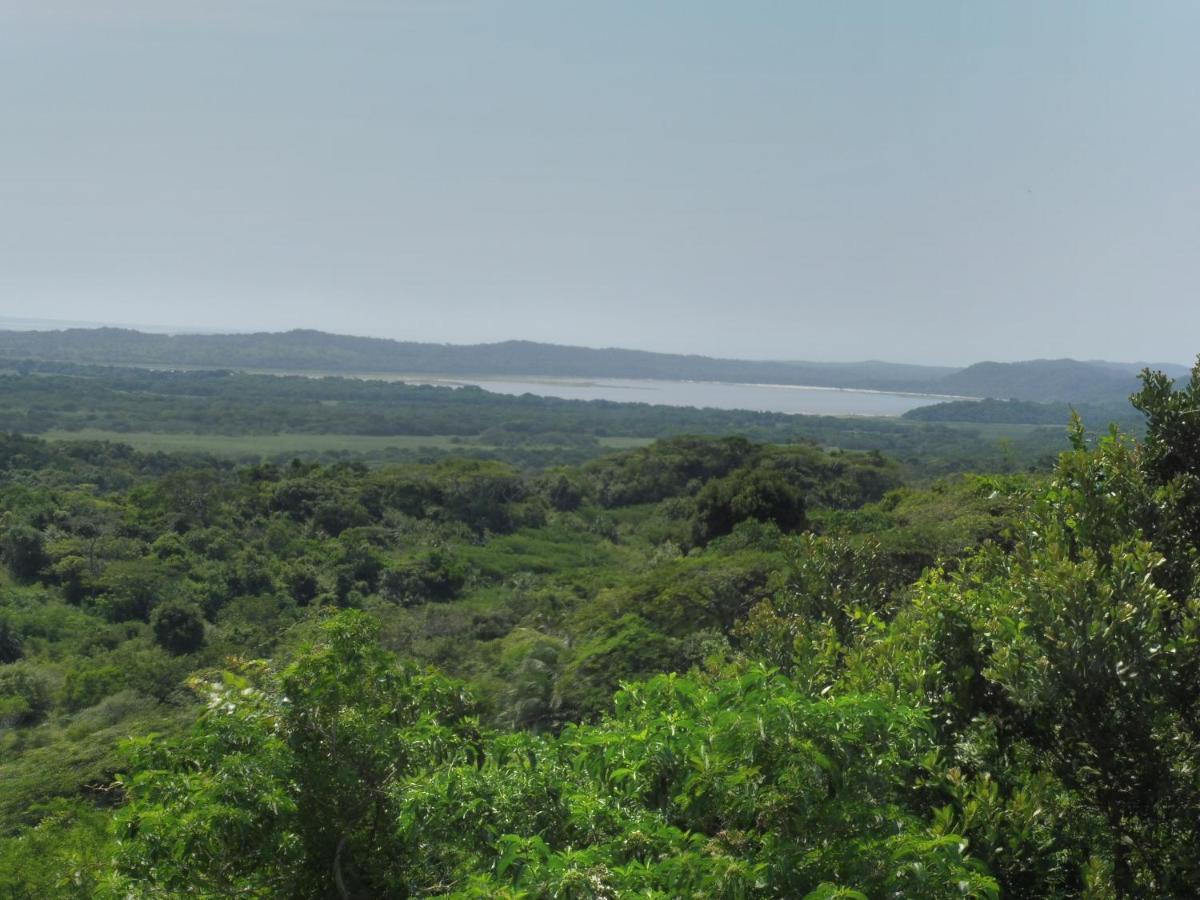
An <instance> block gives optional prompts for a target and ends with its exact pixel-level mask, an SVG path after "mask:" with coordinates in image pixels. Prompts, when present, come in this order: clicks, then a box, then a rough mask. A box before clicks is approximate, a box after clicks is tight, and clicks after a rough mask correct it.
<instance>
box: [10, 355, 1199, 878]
mask: <svg viewBox="0 0 1200 900" xmlns="http://www.w3.org/2000/svg"><path fill="white" fill-rule="evenodd" d="M20 377H37V378H43V377H45V378H46V383H53V382H52V378H53V377H61V376H52V377H51V376H32V375H30V376H20ZM122 377H128V378H131V379H133V378H135V376H133V375H125V376H122ZM148 377H149V376H148ZM220 377H221V376H204V377H200V376H197V377H196V385H197V388H196V389H195V390H194V391H193V392H192V394H190V395H186V396H201V397H203V396H205V391H206V390H208V387H207V385H208V382H207V381H206V380H205V379H206V378H207V379H209V380H210V381H213V382H215V383H217V384H218V386H219V384H220ZM279 384H280V385H283V386H284V387H283V388H281V390H291V383H290V382H289V381H287V380H283V381H280V382H279ZM318 384H321V385H324V384H325V383H324V382H319V383H318ZM331 384H332V386H333V389H337V390H340V389H341V388H340V387H339V386H338V385H339V383H337V382H333V383H331ZM108 387H109V386H106V387H105V389H108ZM215 390H218V391H219V387H218V388H217V389H215ZM263 390H265V388H263ZM251 393H253V392H251ZM180 396H185V393H184V392H182V391H180ZM1133 400H1134V406H1135V407H1136V409H1137V410H1138V411H1139V412H1140V413H1141V414H1142V415H1143V416H1144V437H1142V438H1141V439H1140V440H1139V439H1134V438H1130V437H1126V436H1124V435H1123V434H1121V433H1120V432H1119V431H1117V430H1116V429H1113V430H1112V431H1111V432H1110V433H1109V434H1107V435H1106V436H1105V437H1103V438H1102V439H1101V440H1099V441H1089V440H1087V438H1086V436H1085V433H1084V430H1083V426H1082V423H1081V422H1080V421H1079V419H1078V418H1076V419H1075V420H1074V421H1073V423H1072V425H1071V427H1070V433H1069V437H1070V445H1069V448H1068V449H1067V450H1066V451H1065V452H1063V453H1062V454H1061V456H1059V458H1058V461H1057V463H1056V464H1055V466H1054V468H1053V470H1052V471H1050V472H1046V473H1041V472H1024V473H1012V472H1010V473H1008V474H955V475H949V476H946V477H944V478H941V479H934V480H931V481H927V482H923V483H921V484H913V483H908V482H906V477H907V474H908V471H909V470H908V468H907V467H906V466H903V465H901V464H900V463H898V462H896V461H894V460H893V459H891V458H889V457H888V456H887V455H885V454H882V453H880V452H878V451H872V452H860V451H853V450H847V449H829V448H822V447H820V446H816V445H813V444H810V443H793V444H778V443H764V442H762V441H756V440H752V439H748V438H747V437H744V436H738V437H732V436H715V435H708V436H697V435H682V434H680V435H676V436H672V437H667V438H664V439H661V440H658V441H656V442H655V443H653V444H650V445H648V446H645V447H641V448H635V449H631V450H627V451H624V452H620V453H610V454H606V455H602V456H598V457H597V458H595V459H591V460H589V461H586V462H584V463H582V464H578V465H554V466H543V467H534V466H515V465H512V464H510V463H508V462H505V461H503V460H499V459H481V458H470V457H468V456H463V455H447V456H441V457H437V458H432V459H429V460H427V461H417V462H405V463H401V464H394V463H393V464H385V465H367V464H365V463H363V462H362V461H342V462H337V463H332V464H329V463H322V462H318V461H313V460H302V459H296V460H293V461H286V462H270V461H262V462H258V463H255V464H251V465H244V464H236V463H234V462H231V461H228V460H221V459H214V458H204V457H199V456H195V455H192V456H179V455H171V454H163V453H140V452H137V451H134V450H131V449H129V448H127V447H123V446H120V445H119V444H114V443H109V442H88V441H83V442H46V441H43V440H41V439H38V438H31V437H27V436H22V435H17V434H7V435H3V436H0V562H2V563H3V574H0V891H3V892H4V893H5V894H7V895H8V896H13V897H71V896H75V897H96V896H110V897H127V896H176V895H191V896H204V897H226V896H234V895H246V896H258V897H327V896H336V897H355V898H358V897H364V898H365V897H379V896H394V897H404V896H457V897H513V898H515V897H572V898H575V897H578V898H602V897H625V896H642V897H663V898H667V897H697V898H698V897H729V898H742V897H780V898H783V897H808V898H861V897H881V896H893V897H911V898H939V897H946V898H949V897H956V898H959V897H986V898H991V897H1021V898H1042V897H1060V896H1061V897H1071V896H1074V897H1088V898H1117V897H1146V896H1155V897H1160V896H1161V897H1184V896H1191V895H1192V894H1193V893H1194V885H1195V884H1196V883H1197V881H1198V880H1200V868H1198V867H1200V856H1198V855H1197V854H1196V852H1195V850H1196V847H1197V846H1200V765H1198V762H1200V691H1198V690H1197V686H1198V684H1200V680H1198V679H1200V450H1198V448H1200V416H1198V415H1197V414H1196V410H1197V409H1200V366H1198V367H1197V369H1196V370H1194V372H1193V374H1192V377H1191V380H1190V381H1189V382H1187V383H1186V384H1184V385H1182V386H1180V385H1176V384H1174V383H1173V381H1172V379H1171V378H1169V377H1168V376H1165V375H1160V374H1151V373H1146V374H1145V375H1144V376H1143V382H1142V388H1141V390H1140V391H1139V392H1138V393H1137V394H1136V395H1135V396H1134V398H1133ZM335 408H336V407H335ZM240 415H242V413H236V412H235V413H233V418H234V420H235V421H236V420H237V417H238V416H240ZM246 415H248V413H247V414H246Z"/></svg>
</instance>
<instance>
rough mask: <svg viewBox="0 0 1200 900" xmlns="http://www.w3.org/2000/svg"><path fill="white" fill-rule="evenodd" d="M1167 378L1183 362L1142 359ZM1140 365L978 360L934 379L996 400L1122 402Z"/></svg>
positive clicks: (945, 389) (1179, 372) (952, 390)
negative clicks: (1153, 361) (1177, 364)
mask: <svg viewBox="0 0 1200 900" xmlns="http://www.w3.org/2000/svg"><path fill="white" fill-rule="evenodd" d="M1146 365H1147V366H1148V367H1149V368H1151V369H1155V370H1157V371H1160V372H1164V373H1165V374H1167V375H1169V376H1170V377H1172V378H1180V377H1183V376H1184V375H1186V374H1187V370H1186V369H1185V368H1184V367H1183V366H1176V365H1170V364H1167V363H1153V364H1150V363H1147V364H1146ZM1143 367H1144V366H1143V365H1142V364H1140V363H1128V364H1122V363H1109V362H1080V361H1079V360H1075V359H1032V360H1027V361H1025V362H1016V363H997V362H980V363H975V364H974V365H973V366H968V367H967V368H965V369H962V370H960V371H957V372H952V373H950V374H949V375H946V376H944V377H942V378H941V379H939V381H938V383H939V384H940V385H941V390H940V391H939V393H944V394H957V395H959V396H963V397H994V398H996V399H1000V400H1035V401H1040V402H1051V401H1057V402H1067V403H1106V402H1113V401H1119V402H1121V403H1122V404H1123V403H1124V402H1125V401H1126V400H1127V399H1128V398H1129V395H1130V394H1132V393H1133V392H1134V391H1135V390H1136V389H1137V385H1138V381H1137V373H1138V372H1139V371H1140V370H1141V369H1142V368H1143Z"/></svg>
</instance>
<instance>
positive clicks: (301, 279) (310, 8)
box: [0, 0, 1200, 365]
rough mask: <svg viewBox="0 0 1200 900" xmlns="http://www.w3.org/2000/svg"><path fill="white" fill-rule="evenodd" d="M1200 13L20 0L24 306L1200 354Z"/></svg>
mask: <svg viewBox="0 0 1200 900" xmlns="http://www.w3.org/2000/svg"><path fill="white" fill-rule="evenodd" d="M1197 34H1200V4H1198V3H1195V2H1194V0H1156V2H1154V3H1137V2H1132V0H1131V2H1126V3H1113V2H1105V0H1087V2H1071V0H1060V2H1055V3H1045V2H1043V0H1036V2H1024V0H1006V2H1003V3H965V2H962V0H914V2H909V3H897V2H894V0H878V2H860V0H836V2H835V0H827V2H799V0H796V2H784V0H780V2H765V0H741V2H733V0H728V2H721V3H717V2H711V0H656V2H647V0H603V2H597V0H592V2H587V3H584V2H578V0H544V2H540V0H204V2H199V0H0V316H7V317H11V318H26V319H29V318H37V319H60V320H69V321H86V322H114V323H128V324H135V325H137V324H143V325H150V326H156V327H160V328H179V329H189V330H195V329H199V330H206V329H207V330H226V331H244V330H272V331H277V330H286V329H290V328H319V329H323V330H327V331H335V332H341V333H348V334H361V335H372V336H380V337H393V338H399V339H406V340H422V341H439V342H451V343H476V342H486V341H498V340H506V339H511V338H522V339H530V340H539V341H551V342H556V343H568V344H580V345H586V346H622V347H634V348H640V349H649V350H661V351H669V352H685V353H702V354H707V355H713V356H726V357H742V358H763V359H811V360H858V359H868V358H876V359H889V360H896V361H904V362H926V363H939V364H948V365H962V364H968V363H971V362H975V361H978V360H982V359H994V360H1016V359H1029V358H1038V357H1062V356H1072V357H1076V358H1107V359H1120V360H1152V361H1170V362H1185V363H1186V362H1189V361H1191V360H1193V359H1194V358H1195V356H1196V354H1197V353H1198V352H1200V294H1198V291H1197V287H1198V283H1200V53H1197V52H1196V37H1197Z"/></svg>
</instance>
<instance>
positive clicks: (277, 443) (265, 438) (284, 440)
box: [39, 428, 650, 458]
mask: <svg viewBox="0 0 1200 900" xmlns="http://www.w3.org/2000/svg"><path fill="white" fill-rule="evenodd" d="M39 437H43V438H45V439H46V440H51V441H113V442H114V443H119V444H129V445H130V446H131V447H134V448H135V449H137V450H143V451H147V452H154V451H159V450H161V451H163V452H166V453H178V452H191V453H210V454H212V455H214V456H233V457H239V458H240V457H251V456H252V457H273V456H278V455H280V454H286V453H305V454H307V453H326V452H336V451H350V452H354V453H370V452H372V451H377V450H387V449H389V448H397V449H401V450H454V449H473V450H491V449H495V447H494V445H491V444H482V443H476V442H475V441H472V440H471V439H469V438H461V437H452V436H449V435H437V434H435V435H383V436H378V435H365V434H238V435H224V434H160V433H157V432H150V431H103V430H101V429H96V428H89V429H82V430H80V431H47V432H45V433H44V434H41V435H39ZM597 440H598V443H599V444H600V446H602V447H605V448H607V449H612V450H623V449H626V448H629V447H642V446H645V445H646V444H649V443H650V440H649V439H648V438H635V437H605V438H598V439H597Z"/></svg>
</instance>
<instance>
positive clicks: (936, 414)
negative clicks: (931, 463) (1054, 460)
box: [903, 399, 1142, 433]
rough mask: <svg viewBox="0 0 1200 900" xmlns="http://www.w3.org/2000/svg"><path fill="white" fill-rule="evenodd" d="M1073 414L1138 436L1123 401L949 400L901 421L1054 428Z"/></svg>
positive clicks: (1136, 419)
mask: <svg viewBox="0 0 1200 900" xmlns="http://www.w3.org/2000/svg"><path fill="white" fill-rule="evenodd" d="M1072 412H1078V413H1079V415H1080V417H1081V418H1083V419H1086V420H1088V421H1092V422H1116V423H1117V424H1119V425H1120V426H1121V427H1122V428H1123V429H1126V430H1129V431H1137V432H1139V433H1140V431H1141V427H1142V420H1141V417H1140V416H1138V414H1137V411H1136V410H1133V409H1131V408H1130V407H1129V404H1128V403H1127V402H1126V401H1125V400H1124V399H1122V400H1121V401H1120V402H1115V401H1114V402H1111V403H1079V404H1073V405H1072V404H1067V403H1037V402H1034V401H1032V400H951V401H949V402H947V403H932V404H930V405H929V406H918V407H917V408H916V409H910V410H909V411H908V412H906V413H904V415H903V418H905V419H910V420H912V421H916V422H994V423H1002V424H1007V425H1016V424H1020V425H1056V424H1058V423H1059V422H1063V421H1066V419H1067V418H1068V417H1069V416H1070V415H1071V413H1072Z"/></svg>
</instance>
